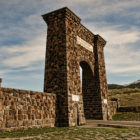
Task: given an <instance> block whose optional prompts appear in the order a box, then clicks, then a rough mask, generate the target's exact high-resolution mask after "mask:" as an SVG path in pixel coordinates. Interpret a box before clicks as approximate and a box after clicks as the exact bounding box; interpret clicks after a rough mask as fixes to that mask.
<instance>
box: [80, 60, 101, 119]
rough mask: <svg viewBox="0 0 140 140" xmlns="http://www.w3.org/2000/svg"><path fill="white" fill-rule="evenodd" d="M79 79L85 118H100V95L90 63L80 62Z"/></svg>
mask: <svg viewBox="0 0 140 140" xmlns="http://www.w3.org/2000/svg"><path fill="white" fill-rule="evenodd" d="M80 79H81V88H82V97H83V106H84V115H85V119H102V109H101V96H100V94H99V91H98V87H97V86H96V84H97V81H96V77H95V76H94V73H93V71H92V70H91V67H90V65H89V64H88V63H87V62H85V61H81V62H80Z"/></svg>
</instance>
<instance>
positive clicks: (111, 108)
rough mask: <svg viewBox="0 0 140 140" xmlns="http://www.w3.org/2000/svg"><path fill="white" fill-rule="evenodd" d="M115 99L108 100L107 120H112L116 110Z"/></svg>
mask: <svg viewBox="0 0 140 140" xmlns="http://www.w3.org/2000/svg"><path fill="white" fill-rule="evenodd" d="M117 109H118V103H117V101H108V120H112V116H113V115H114V114H115V113H116V112H117Z"/></svg>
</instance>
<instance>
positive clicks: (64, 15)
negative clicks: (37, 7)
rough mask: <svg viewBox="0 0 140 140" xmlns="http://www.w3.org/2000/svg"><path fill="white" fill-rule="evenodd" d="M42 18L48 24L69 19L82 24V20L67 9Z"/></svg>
mask: <svg viewBox="0 0 140 140" xmlns="http://www.w3.org/2000/svg"><path fill="white" fill-rule="evenodd" d="M42 17H43V19H44V20H45V22H46V23H49V22H51V21H54V20H55V19H62V18H63V19H65V18H67V19H70V20H73V21H74V22H78V23H80V21H81V19H80V18H79V17H78V16H77V15H76V14H74V13H73V12H72V11H71V10H70V9H69V8H67V7H64V8H61V9H58V10H56V11H53V12H50V13H47V14H45V15H42Z"/></svg>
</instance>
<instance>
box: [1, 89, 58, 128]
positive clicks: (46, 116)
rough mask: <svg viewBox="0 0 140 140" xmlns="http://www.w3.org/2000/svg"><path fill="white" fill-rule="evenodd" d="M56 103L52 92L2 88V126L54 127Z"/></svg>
mask: <svg viewBox="0 0 140 140" xmlns="http://www.w3.org/2000/svg"><path fill="white" fill-rule="evenodd" d="M55 103H56V96H55V95H54V94H52V93H51V94H50V93H43V92H35V91H28V90H19V89H11V88H0V128H1V129H5V128H23V127H33V126H49V127H53V126H54V125H55Z"/></svg>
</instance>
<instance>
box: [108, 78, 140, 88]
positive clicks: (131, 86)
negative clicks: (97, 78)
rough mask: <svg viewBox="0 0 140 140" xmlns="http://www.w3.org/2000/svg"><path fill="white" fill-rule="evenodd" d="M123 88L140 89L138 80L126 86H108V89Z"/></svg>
mask: <svg viewBox="0 0 140 140" xmlns="http://www.w3.org/2000/svg"><path fill="white" fill-rule="evenodd" d="M123 88H140V80H137V81H135V82H133V83H130V84H128V85H118V84H108V89H123Z"/></svg>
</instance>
